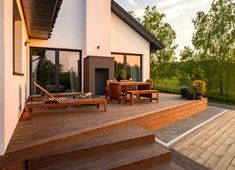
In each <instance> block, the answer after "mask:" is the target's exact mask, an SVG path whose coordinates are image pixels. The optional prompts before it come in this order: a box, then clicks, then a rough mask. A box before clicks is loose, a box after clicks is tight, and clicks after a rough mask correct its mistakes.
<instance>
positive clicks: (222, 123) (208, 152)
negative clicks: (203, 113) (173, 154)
mask: <svg viewBox="0 0 235 170" xmlns="http://www.w3.org/2000/svg"><path fill="white" fill-rule="evenodd" d="M172 149H173V150H175V151H177V152H179V153H180V154H182V155H184V156H185V157H187V158H190V159H191V160H194V161H196V162H197V163H199V164H201V165H203V166H205V167H207V168H209V169H215V170H225V169H226V170H235V111H234V110H230V111H227V112H225V113H224V114H223V115H221V116H219V117H218V118H217V119H215V120H213V121H212V122H210V123H208V124H207V125H205V126H203V127H201V128H199V129H198V130H196V131H194V132H193V133H191V134H189V135H188V136H186V137H185V138H183V139H181V140H180V141H179V142H178V143H176V144H175V145H173V146H172Z"/></svg>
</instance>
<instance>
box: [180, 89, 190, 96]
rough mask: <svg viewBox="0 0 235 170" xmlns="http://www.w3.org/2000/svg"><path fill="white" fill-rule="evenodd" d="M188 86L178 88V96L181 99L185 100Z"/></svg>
mask: <svg viewBox="0 0 235 170" xmlns="http://www.w3.org/2000/svg"><path fill="white" fill-rule="evenodd" d="M188 89H189V87H188V86H181V87H180V94H181V97H182V98H187V93H188Z"/></svg>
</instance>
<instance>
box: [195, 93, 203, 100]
mask: <svg viewBox="0 0 235 170" xmlns="http://www.w3.org/2000/svg"><path fill="white" fill-rule="evenodd" d="M195 98H196V99H199V100H200V99H202V98H203V95H202V93H197V94H196V96H195Z"/></svg>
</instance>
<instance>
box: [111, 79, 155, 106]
mask: <svg viewBox="0 0 235 170" xmlns="http://www.w3.org/2000/svg"><path fill="white" fill-rule="evenodd" d="M125 86H137V89H140V90H144V89H150V88H151V84H150V83H149V82H110V100H117V101H118V102H119V103H121V92H122V89H123V88H122V87H125Z"/></svg>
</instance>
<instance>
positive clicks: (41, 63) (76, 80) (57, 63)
mask: <svg viewBox="0 0 235 170" xmlns="http://www.w3.org/2000/svg"><path fill="white" fill-rule="evenodd" d="M80 67H81V62H80V52H79V51H63V50H58V49H44V48H32V50H31V94H38V93H40V91H39V90H38V89H36V88H35V86H34V85H33V83H32V82H33V81H35V82H37V83H39V84H41V85H42V86H43V87H45V88H46V89H47V90H48V91H49V92H53V93H58V92H77V91H80V89H81V82H80V79H81V68H80Z"/></svg>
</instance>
